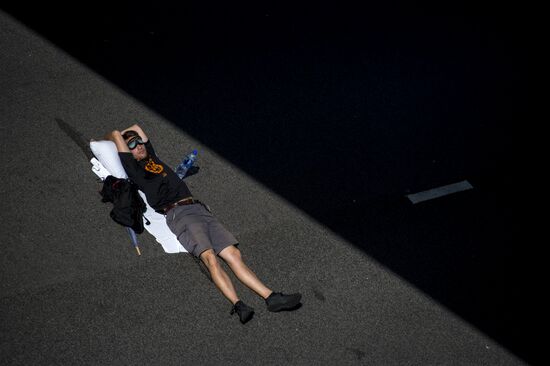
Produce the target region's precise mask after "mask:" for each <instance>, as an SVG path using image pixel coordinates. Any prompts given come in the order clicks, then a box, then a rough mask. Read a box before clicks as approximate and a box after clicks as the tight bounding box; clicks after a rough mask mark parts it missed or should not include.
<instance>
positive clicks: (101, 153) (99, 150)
mask: <svg viewBox="0 0 550 366" xmlns="http://www.w3.org/2000/svg"><path fill="white" fill-rule="evenodd" d="M90 149H91V150H92V152H93V153H94V155H95V157H96V158H97V160H99V162H100V163H101V164H102V165H103V166H104V167H105V169H107V170H108V171H109V172H110V173H111V174H112V175H113V176H114V177H116V178H128V176H127V175H126V171H125V170H124V168H123V167H122V163H121V162H120V158H119V157H118V151H117V149H116V145H115V143H114V142H113V141H109V140H101V141H90Z"/></svg>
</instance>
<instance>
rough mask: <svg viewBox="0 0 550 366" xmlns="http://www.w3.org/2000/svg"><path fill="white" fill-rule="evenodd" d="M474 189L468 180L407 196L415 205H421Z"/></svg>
mask: <svg viewBox="0 0 550 366" xmlns="http://www.w3.org/2000/svg"><path fill="white" fill-rule="evenodd" d="M473 188H474V187H473V186H472V185H471V184H470V182H468V181H467V180H463V181H462V182H458V183H453V184H449V185H446V186H441V187H437V188H432V189H428V190H427V191H422V192H418V193H412V194H408V195H406V197H407V198H408V199H409V200H410V201H411V202H412V203H413V205H414V204H415V203H420V202H424V201H428V200H433V199H434V198H439V197H443V196H447V195H449V194H453V193H457V192H462V191H467V190H468V189H473Z"/></svg>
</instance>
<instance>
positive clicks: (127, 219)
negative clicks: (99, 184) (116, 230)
mask: <svg viewBox="0 0 550 366" xmlns="http://www.w3.org/2000/svg"><path fill="white" fill-rule="evenodd" d="M100 193H101V196H102V197H103V198H102V200H101V201H102V202H112V203H113V205H114V207H113V209H112V210H111V214H110V215H111V218H112V219H113V220H114V221H116V222H117V223H119V224H120V225H122V226H127V227H131V228H132V229H133V230H134V231H135V232H136V233H137V234H141V233H142V232H143V229H144V227H143V213H144V212H145V210H147V207H146V206H145V202H143V199H141V196H140V195H139V193H138V187H137V186H136V185H135V184H134V183H132V182H131V181H130V180H128V179H122V178H115V177H113V176H112V175H109V176H108V177H107V178H105V180H104V181H103V189H102V190H101V192H100Z"/></svg>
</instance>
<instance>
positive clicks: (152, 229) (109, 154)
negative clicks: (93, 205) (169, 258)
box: [90, 140, 187, 253]
mask: <svg viewBox="0 0 550 366" xmlns="http://www.w3.org/2000/svg"><path fill="white" fill-rule="evenodd" d="M90 149H91V150H92V152H93V154H94V156H95V158H92V160H90V163H91V164H92V171H93V172H94V173H95V174H96V175H97V176H98V177H99V178H101V180H104V179H105V178H106V177H107V176H109V175H112V176H114V177H116V178H124V179H125V178H128V175H127V174H126V171H125V170H124V167H123V166H122V163H121V162H120V158H119V156H118V151H117V149H116V145H115V143H114V142H112V141H108V140H101V141H91V142H90ZM139 195H140V196H141V198H143V201H144V202H145V204H146V205H147V210H146V211H145V212H144V214H143V216H144V217H145V218H146V219H147V220H149V221H150V222H151V224H150V225H144V226H145V230H147V231H148V232H149V233H150V234H151V235H153V236H154V237H155V239H156V241H157V242H158V243H160V245H162V248H163V249H164V251H165V252H166V253H181V252H187V250H185V248H184V247H183V246H182V245H181V243H180V242H179V241H178V238H177V237H176V235H174V233H173V232H172V231H171V230H170V228H169V227H168V225H167V224H166V218H165V217H164V215H161V214H159V213H157V212H156V211H155V210H154V209H153V208H152V207H151V206H149V203H148V202H147V198H146V197H145V194H144V193H143V192H142V191H139Z"/></svg>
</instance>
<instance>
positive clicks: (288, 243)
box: [0, 12, 525, 365]
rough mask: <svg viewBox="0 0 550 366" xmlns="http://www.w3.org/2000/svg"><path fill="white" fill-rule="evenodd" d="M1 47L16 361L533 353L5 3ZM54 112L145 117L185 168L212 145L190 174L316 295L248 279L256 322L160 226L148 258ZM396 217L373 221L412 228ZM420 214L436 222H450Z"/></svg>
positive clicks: (6, 250)
mask: <svg viewBox="0 0 550 366" xmlns="http://www.w3.org/2000/svg"><path fill="white" fill-rule="evenodd" d="M0 44H1V48H2V52H1V53H0V65H1V72H0V84H1V85H2V88H1V91H0V108H1V113H0V122H1V125H0V156H1V166H2V169H3V173H2V185H1V186H0V192H1V196H2V198H3V202H4V205H3V210H2V214H1V215H2V216H1V219H2V222H3V228H2V231H1V236H0V242H1V243H2V251H3V253H2V256H0V268H1V270H0V271H1V272H0V276H1V283H0V293H1V295H0V355H1V356H0V363H1V364H3V365H49V364H56V365H96V364H97V365H99V364H113V365H115V364H116V365H125V364H138V365H176V364H200V365H217V364H228V365H258V364H268V365H270V364H273V365H282V364H291V365H310V364H322V365H356V364H368V365H441V364H453V365H522V364H525V361H523V360H522V359H521V358H520V357H518V356H517V355H515V354H514V352H512V351H510V350H509V349H508V348H507V347H504V346H502V345H501V344H499V342H497V341H495V340H494V339H493V338H492V337H490V336H488V335H486V334H485V333H484V332H483V331H482V330H480V329H478V328H477V327H476V326H475V325H472V324H471V323H469V322H468V321H467V320H464V319H463V318H462V317H461V316H459V315H457V314H455V313H454V312H453V311H452V310H450V309H448V308H447V307H446V306H444V305H442V304H441V303H439V302H438V301H437V300H435V299H433V298H432V297H431V296H430V295H429V294H427V293H425V292H423V291H422V290H419V289H418V288H417V287H416V286H415V285H413V284H411V283H409V282H408V281H407V280H405V279H403V278H402V277H401V276H399V275H397V274H396V273H394V272H393V271H392V270H391V269H389V268H388V267H386V266H385V265H384V264H383V263H380V262H379V261H377V260H376V259H374V258H373V257H371V256H369V255H367V254H366V253H365V252H364V251H362V250H361V249H360V248H358V247H357V246H356V245H354V244H352V243H350V242H348V241H347V240H346V239H344V238H343V237H341V236H339V235H338V234H337V233H335V232H334V231H331V230H330V229H328V228H327V227H325V226H324V225H322V224H320V223H319V222H318V221H316V220H314V219H313V218H312V217H311V216H309V215H308V214H306V213H305V212H304V211H302V210H301V209H300V208H299V207H296V206H294V205H293V204H291V203H289V202H288V201H286V200H285V199H284V198H282V197H281V196H279V195H277V194H276V193H275V192H273V191H271V190H270V189H269V188H268V187H266V186H265V185H263V184H261V183H259V182H258V181H256V180H255V179H254V178H253V177H251V176H250V175H248V174H246V173H245V172H243V171H242V170H240V169H239V167H238V166H235V165H233V164H232V163H230V162H229V161H227V160H226V159H224V157H223V156H220V155H219V154H217V153H216V152H215V151H213V150H211V149H210V148H209V146H207V145H205V144H203V143H202V142H201V141H198V140H196V139H194V138H193V137H192V136H190V135H187V134H186V133H185V132H184V131H182V130H181V129H180V128H178V127H177V126H176V124H175V122H174V121H170V120H167V119H166V118H164V117H163V116H161V115H159V114H157V113H156V112H155V111H154V110H151V109H149V108H148V107H147V106H145V105H143V104H142V103H141V102H140V101H139V100H137V99H135V98H133V97H132V96H130V95H128V94H126V93H125V92H124V91H122V90H121V89H119V88H118V87H117V86H116V85H113V84H111V83H110V82H109V80H106V79H104V78H103V77H101V76H100V75H98V74H96V73H95V72H93V71H91V70H90V69H89V68H87V67H86V66H84V65H82V64H81V63H80V62H78V61H77V60H75V59H74V58H72V57H70V56H68V55H67V54H66V53H64V52H63V51H61V50H60V49H59V48H57V47H56V46H54V45H53V44H51V43H50V42H48V41H46V40H44V39H43V38H42V37H41V36H40V35H38V34H35V33H33V32H32V31H30V30H29V29H28V28H26V27H25V26H23V25H22V24H20V23H19V22H18V21H16V20H15V19H13V18H12V17H11V16H9V15H7V14H6V13H3V12H0ZM55 118H61V119H63V120H64V121H66V122H67V123H69V124H71V125H72V126H74V127H75V128H77V129H78V130H79V131H80V132H81V133H82V134H84V135H85V136H89V137H95V138H99V137H100V136H102V135H103V134H104V133H105V132H107V131H109V130H112V129H113V128H115V127H117V128H123V127H126V126H127V125H129V124H132V123H135V122H136V121H138V122H139V123H140V124H141V125H142V126H143V127H144V129H145V130H146V131H147V132H148V134H149V135H150V138H151V140H152V141H154V142H155V146H156V150H157V151H158V152H159V154H160V155H161V157H162V158H163V159H164V160H165V161H166V162H168V163H170V164H172V165H175V164H176V163H177V162H178V160H179V159H180V158H181V156H182V155H183V154H185V153H186V152H187V149H186V147H190V146H192V147H194V148H197V149H198V150H199V151H200V158H199V165H200V166H201V170H200V172H199V174H197V175H195V176H193V177H190V178H189V179H188V184H189V186H190V188H191V190H192V192H194V195H195V196H196V197H198V198H199V199H201V200H203V201H205V202H207V203H208V204H209V205H210V206H211V208H212V209H213V212H214V213H215V214H216V216H217V217H218V218H219V219H220V220H221V221H222V222H223V223H224V224H225V225H226V226H227V227H228V228H229V229H230V230H231V231H232V232H233V233H235V235H236V236H237V237H238V238H239V240H240V241H241V249H242V250H243V254H244V257H245V260H246V261H247V262H248V263H249V265H250V267H251V268H253V269H254V270H255V271H256V273H257V274H258V275H259V277H260V278H262V279H264V281H265V282H266V283H267V284H268V286H270V287H272V288H274V289H276V290H282V291H285V292H293V291H300V292H302V294H303V296H304V300H303V306H302V308H300V309H299V310H297V311H295V312H284V313H278V314H272V313H269V312H267V310H266V309H265V306H264V304H263V302H262V301H261V299H260V298H258V297H256V296H254V295H253V294H252V293H251V292H250V291H249V290H247V289H244V288H243V286H241V285H240V284H239V283H238V282H236V285H237V288H238V291H239V293H240V294H241V296H242V298H243V299H244V300H245V301H246V302H248V303H250V305H252V306H253V307H255V308H256V311H257V313H256V316H255V318H254V319H253V321H251V322H250V323H248V324H246V325H245V326H243V325H241V324H240V323H239V322H238V320H237V319H236V317H235V316H233V317H231V316H230V315H229V310H230V304H229V303H227V301H226V300H224V299H223V298H222V296H221V295H220V294H219V293H218V292H217V290H216V289H215V288H214V286H213V285H212V284H211V283H210V282H208V280H207V279H206V278H205V277H204V275H203V274H202V273H201V272H200V271H199V269H198V268H197V265H196V264H195V262H194V261H192V260H191V259H190V258H187V257H186V256H184V255H168V254H165V253H164V252H163V251H162V248H161V247H160V246H159V245H157V244H156V243H155V241H154V239H153V238H152V237H151V236H149V235H148V234H144V235H142V236H141V237H140V242H141V248H142V253H143V255H142V256H141V257H138V256H136V254H135V252H134V250H133V248H132V247H131V245H130V243H129V239H128V237H127V234H126V232H125V230H124V229H122V228H121V227H119V226H118V225H116V224H115V223H114V222H112V221H111V219H110V218H109V215H108V213H109V210H110V207H109V206H108V205H106V204H102V203H101V202H100V196H99V194H98V190H99V189H100V188H101V185H100V183H99V182H98V181H97V179H96V177H95V175H94V174H93V173H92V172H91V170H90V164H89V163H88V162H87V161H86V159H85V157H84V155H83V153H82V152H81V151H80V150H79V149H78V147H77V146H76V145H75V144H74V143H73V142H72V141H71V139H70V138H68V137H67V135H66V134H65V133H64V132H63V131H61V130H60V129H59V128H58V127H57V124H56V122H55ZM439 202H440V203H436V204H434V205H433V206H430V205H427V206H424V210H425V212H426V211H433V212H431V213H430V214H426V217H433V216H434V212H435V216H437V215H438V213H439V214H441V215H443V216H444V215H445V213H446V212H448V211H446V210H452V209H453V208H455V207H459V206H460V205H466V206H467V208H466V210H467V209H469V208H473V207H479V206H476V205H478V202H477V201H476V196H475V193H463V194H459V195H457V196H456V197H453V198H449V199H443V200H442V201H439ZM441 202H442V203H441ZM470 204H471V205H472V206H468V205H470ZM488 211H489V210H488ZM400 212H402V211H400ZM432 220H433V219H432ZM396 221H397V219H395V218H393V219H388V222H396ZM384 222H385V220H384V218H379V221H377V222H376V223H375V224H374V226H370V227H369V228H370V229H376V228H377V227H378V228H379V229H380V230H387V229H389V230H392V229H395V232H399V231H403V230H405V229H403V228H402V227H392V228H387V227H385V226H384ZM421 222H423V223H424V225H425V227H424V228H423V229H422V230H429V229H426V228H427V227H428V228H429V227H430V223H431V224H434V225H437V224H441V225H445V222H444V221H442V222H437V221H432V222H429V221H428V222H426V221H421ZM365 225H367V223H366V224H365ZM411 226H414V225H413V224H411ZM440 230H441V232H444V231H445V227H440ZM465 230H467V228H466V229H465ZM395 232H394V233H392V234H390V235H388V239H387V240H391V238H392V237H394V238H398V237H399V236H398V235H397V234H395ZM380 235H382V234H380ZM441 235H443V236H442V237H443V238H444V234H441ZM473 236H475V234H472V237H473Z"/></svg>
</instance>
